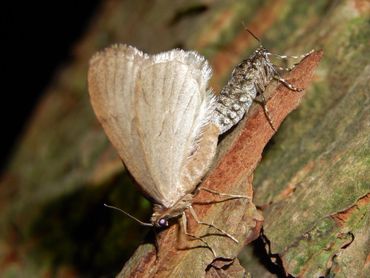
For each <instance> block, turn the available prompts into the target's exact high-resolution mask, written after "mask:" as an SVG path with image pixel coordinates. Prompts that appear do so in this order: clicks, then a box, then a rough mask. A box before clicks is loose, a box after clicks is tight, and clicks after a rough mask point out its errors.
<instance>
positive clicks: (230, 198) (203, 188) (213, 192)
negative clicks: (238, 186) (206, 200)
mask: <svg viewBox="0 0 370 278" xmlns="http://www.w3.org/2000/svg"><path fill="white" fill-rule="evenodd" d="M199 190H204V191H207V192H210V193H212V194H216V195H219V196H225V197H228V198H226V199H223V200H222V201H225V200H232V199H247V200H250V199H251V198H250V197H248V196H245V195H238V194H228V193H222V192H218V191H215V190H212V189H210V188H207V187H203V186H202V187H200V188H199Z"/></svg>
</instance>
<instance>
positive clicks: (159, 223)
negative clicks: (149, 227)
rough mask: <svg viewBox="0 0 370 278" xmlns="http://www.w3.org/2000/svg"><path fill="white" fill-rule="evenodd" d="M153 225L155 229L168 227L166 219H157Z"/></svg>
mask: <svg viewBox="0 0 370 278" xmlns="http://www.w3.org/2000/svg"><path fill="white" fill-rule="evenodd" d="M154 225H155V226H156V227H157V228H167V227H168V219H167V217H162V218H159V219H158V220H157V221H156V222H155V223H154Z"/></svg>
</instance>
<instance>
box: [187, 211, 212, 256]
mask: <svg viewBox="0 0 370 278" xmlns="http://www.w3.org/2000/svg"><path fill="white" fill-rule="evenodd" d="M181 221H182V226H183V229H184V234H185V235H187V236H188V237H191V238H193V239H197V240H200V241H201V242H203V243H204V247H205V248H208V249H209V250H210V251H211V252H212V254H213V256H214V257H215V258H216V257H217V255H216V252H215V251H214V250H213V249H212V247H211V246H209V244H208V243H207V242H206V241H205V240H204V239H202V238H200V237H197V236H195V235H192V234H190V233H188V229H187V225H188V220H187V218H186V214H185V212H183V213H182V215H181Z"/></svg>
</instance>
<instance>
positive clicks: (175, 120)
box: [88, 45, 294, 256]
mask: <svg viewBox="0 0 370 278" xmlns="http://www.w3.org/2000/svg"><path fill="white" fill-rule="evenodd" d="M268 55H269V54H268V52H267V51H265V49H264V48H261V47H260V48H259V49H258V50H256V52H255V53H254V54H253V55H252V56H251V57H250V58H249V59H247V60H245V61H243V62H242V63H241V64H239V65H238V66H237V67H236V68H235V69H234V71H233V73H232V76H231V79H230V81H229V82H228V84H227V85H226V86H225V88H224V89H223V90H222V92H221V94H220V96H216V95H215V94H214V93H213V92H212V91H211V90H210V89H209V88H208V81H209V79H210V78H211V72H212V70H211V68H210V66H209V64H208V62H207V60H206V59H205V58H204V57H203V56H201V55H199V54H198V53H196V52H194V51H184V50H180V49H173V50H171V51H168V52H164V53H160V54H157V55H148V54H145V53H143V52H142V51H140V50H138V49H136V48H135V47H132V46H128V45H114V46H111V47H109V48H106V49H105V50H103V51H101V52H99V53H97V54H96V55H94V56H93V57H92V58H91V60H90V67H89V72H88V87H89V93H90V100H91V104H92V107H93V110H94V112H95V114H96V116H97V118H98V120H99V122H100V123H101V124H102V126H103V128H104V131H105V133H106V134H107V136H108V138H109V139H110V141H111V143H112V145H113V146H114V147H115V149H116V150H117V152H118V154H119V156H120V158H121V159H122V161H123V162H124V164H125V165H126V167H127V169H128V170H129V172H130V173H131V175H132V176H133V177H134V178H135V180H136V181H137V183H138V184H139V186H140V188H141V190H142V191H143V192H144V193H145V195H146V196H147V197H148V198H149V199H151V200H152V201H153V203H154V206H153V208H154V212H153V214H152V217H151V220H150V223H144V222H141V221H140V220H138V219H136V218H134V217H133V216H131V215H128V214H127V213H126V212H124V213H125V214H127V215H128V216H129V217H131V218H133V219H135V220H137V221H138V222H140V223H141V224H143V225H146V226H154V227H158V228H165V227H167V226H168V225H169V221H170V220H171V219H176V218H181V219H182V224H183V229H184V232H185V234H187V235H188V236H190V237H193V238H196V239H198V240H200V241H202V242H203V243H204V246H205V247H207V248H209V249H210V250H211V251H212V253H213V255H214V256H216V254H215V252H214V251H213V249H212V248H211V247H210V246H209V245H208V244H207V242H206V241H205V240H203V239H202V238H201V237H197V236H195V235H192V234H190V233H188V231H187V227H186V226H187V216H186V214H185V211H187V210H188V211H189V212H190V214H191V215H192V216H193V217H194V219H195V220H196V222H197V223H199V224H202V225H206V226H209V227H212V228H214V229H216V230H217V231H218V232H220V233H221V234H223V235H226V236H227V237H229V238H230V239H232V240H233V241H235V242H238V241H237V239H236V238H235V237H233V236H232V235H230V234H228V233H227V232H226V231H224V230H222V229H220V228H218V227H216V226H215V225H213V224H211V223H205V222H202V221H200V220H199V218H198V216H197V215H196V213H195V211H194V209H193V207H192V199H193V196H194V194H195V193H196V192H197V191H198V190H205V191H208V192H211V193H214V194H217V195H221V196H224V197H227V198H230V199H235V198H247V197H246V196H243V195H232V194H225V193H219V192H215V191H213V190H211V189H208V188H204V187H200V188H197V185H198V184H199V182H200V181H201V179H202V178H203V177H204V175H205V174H206V173H207V171H208V170H209V167H210V164H211V162H212V160H213V158H214V156H215V153H216V148H217V142H218V136H219V135H220V134H222V133H224V132H225V131H227V130H228V129H230V128H231V127H232V126H233V125H235V124H236V123H237V122H238V121H239V120H240V119H241V118H242V117H243V115H244V114H245V112H246V111H248V109H249V107H250V105H251V103H252V101H253V99H255V98H256V95H257V94H263V91H264V88H265V87H266V86H267V84H268V83H269V82H270V81H271V79H272V78H273V77H275V69H274V65H273V64H272V63H271V62H270V61H269V60H268ZM280 81H281V82H283V83H284V84H289V83H288V82H285V81H283V80H280ZM288 87H289V86H288ZM290 88H292V89H294V87H290ZM109 207H110V206H109ZM113 208H114V207H113Z"/></svg>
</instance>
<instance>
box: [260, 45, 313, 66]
mask: <svg viewBox="0 0 370 278" xmlns="http://www.w3.org/2000/svg"><path fill="white" fill-rule="evenodd" d="M314 51H315V50H314V49H312V50H310V51H309V52H307V53H305V54H302V55H290V56H289V55H279V54H275V53H270V52H268V53H267V54H268V55H272V56H275V57H278V58H280V59H282V60H287V59H290V58H291V59H300V61H302V60H303V59H304V58H306V57H307V56H308V55H310V54H312V53H313V52H314ZM300 61H299V62H298V63H295V64H293V65H292V66H290V67H278V66H275V68H277V69H279V70H284V71H291V70H292V69H294V68H295V67H296V66H297V65H298V64H299V63H300Z"/></svg>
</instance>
